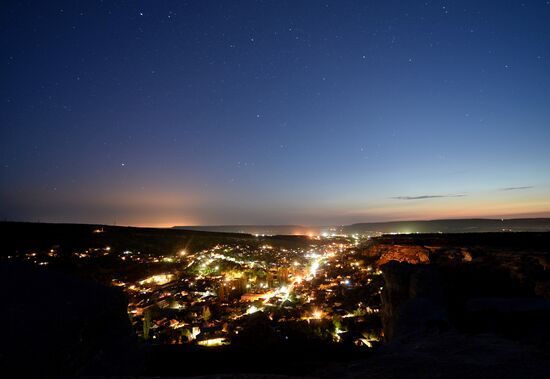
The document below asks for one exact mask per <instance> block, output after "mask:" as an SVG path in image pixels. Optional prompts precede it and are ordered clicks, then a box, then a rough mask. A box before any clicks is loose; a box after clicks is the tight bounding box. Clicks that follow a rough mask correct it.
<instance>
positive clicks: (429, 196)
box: [390, 194, 466, 200]
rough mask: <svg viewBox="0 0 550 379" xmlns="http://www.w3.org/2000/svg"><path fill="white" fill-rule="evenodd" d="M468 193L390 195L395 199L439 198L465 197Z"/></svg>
mask: <svg viewBox="0 0 550 379" xmlns="http://www.w3.org/2000/svg"><path fill="white" fill-rule="evenodd" d="M464 196H466V195H463V194H459V195H420V196H394V197H390V199H394V200H423V199H439V198H442V197H464Z"/></svg>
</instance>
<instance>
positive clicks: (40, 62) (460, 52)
mask: <svg viewBox="0 0 550 379" xmlns="http://www.w3.org/2000/svg"><path fill="white" fill-rule="evenodd" d="M0 29H1V35H0V51H1V55H0V57H1V69H0V75H1V77H0V80H1V85H0V123H1V132H0V133H1V134H0V138H1V142H0V145H1V149H0V162H1V171H0V172H1V174H0V217H1V218H2V220H20V221H42V222H85V223H107V224H111V223H114V222H116V223H117V224H118V225H150V226H171V225H191V224H195V225H196V224H282V223H284V224H286V223H293V224H309V225H315V224H316V225H327V224H347V223H352V222H360V221H382V220H402V219H432V218H456V217H471V216H482V217H518V216H547V215H550V1H543V0H524V1H511V0H498V1H496V0H493V1H480V0H470V1H388V0H380V1H367V0H365V1H341V0H340V1H290V0H289V1H282V0H276V1H221V0H220V1H205V0H201V1H199V0H197V1H137V2H131V1H66V2H59V1H50V0H48V1H38V0H37V1H23V2H22V1H3V2H2V3H1V5H0Z"/></svg>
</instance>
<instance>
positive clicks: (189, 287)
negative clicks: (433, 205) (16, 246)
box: [12, 230, 383, 348]
mask: <svg viewBox="0 0 550 379" xmlns="http://www.w3.org/2000/svg"><path fill="white" fill-rule="evenodd" d="M101 232H102V230H95V231H94V233H101ZM301 238H302V239H303V241H308V242H310V243H301V246H299V247H292V248H287V247H284V246H283V245H284V244H278V243H273V241H269V240H266V239H264V238H263V237H262V236H257V237H256V238H253V239H252V243H250V241H249V243H242V244H241V243H239V244H215V245H213V246H211V247H210V248H208V249H203V250H199V251H191V250H189V249H181V250H179V251H176V252H174V253H172V254H166V255H159V254H150V253H145V252H140V251H130V250H121V251H116V249H112V248H111V247H110V246H105V247H103V248H91V249H87V250H84V251H78V252H73V253H72V255H71V256H70V257H69V258H68V260H69V261H71V262H73V263H71V264H76V265H82V262H88V263H87V266H86V267H87V268H86V269H85V270H88V271H94V269H93V268H91V267H93V266H94V265H98V266H103V267H105V265H106V262H109V263H108V264H109V265H110V266H111V268H112V270H110V271H109V272H110V273H109V274H108V275H106V276H105V275H104V276H103V277H102V281H104V282H109V284H110V285H111V286H113V287H118V288H120V289H122V290H123V291H124V292H125V294H126V295H127V297H128V315H129V317H130V320H131V323H132V325H133V327H134V330H135V332H136V334H137V335H138V336H139V338H141V339H142V340H145V341H148V342H149V343H154V344H197V345H200V346H220V345H227V344H232V343H237V344H239V343H242V344H246V343H249V341H248V339H250V338H254V337H255V336H254V333H255V332H254V330H255V328H257V327H258V324H262V325H267V326H268V327H269V331H270V336H268V337H266V338H268V339H269V338H271V339H273V341H275V342H277V341H278V342H284V343H292V342H293V341H292V339H304V338H305V339H311V338H313V339H315V340H317V341H324V342H329V343H335V344H338V343H341V344H350V345H351V344H353V345H356V346H362V347H365V348H369V347H373V346H375V345H376V344H377V342H378V341H379V340H380V337H381V329H382V327H381V323H380V318H379V315H378V312H379V310H380V292H381V290H382V283H383V280H382V278H381V275H380V274H381V271H379V270H378V269H376V268H375V267H374V266H373V262H372V261H371V260H369V259H368V257H364V256H362V255H361V253H360V251H361V249H360V248H358V247H360V246H363V245H364V244H365V243H368V242H369V239H370V237H367V236H364V237H362V236H358V235H353V236H349V237H348V236H336V235H327V234H324V235H322V236H310V237H301ZM266 241H267V242H266ZM268 242H271V243H268ZM12 258H16V257H12ZM59 258H60V257H59V254H58V252H57V251H56V250H55V249H50V250H49V251H47V252H40V253H36V252H29V253H26V254H25V255H24V259H26V260H29V261H31V262H33V263H35V264H36V265H39V266H47V265H50V264H56V260H58V259H59ZM66 259H67V258H66ZM94 261H95V263H94ZM130 267H131V270H132V272H131V274H128V273H127V272H126V271H125V270H124V268H130ZM117 272H118V273H120V274H119V275H117ZM124 272H126V274H124ZM273 341H272V340H269V341H266V343H273Z"/></svg>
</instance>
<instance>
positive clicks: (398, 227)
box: [174, 218, 550, 235]
mask: <svg viewBox="0 0 550 379" xmlns="http://www.w3.org/2000/svg"><path fill="white" fill-rule="evenodd" d="M174 228H175V229H184V230H194V231H206V232H225V233H249V234H265V235H283V234H302V235H307V234H314V235H319V234H321V233H337V234H354V233H359V234H368V233H373V234H374V233H439V232H441V233H472V232H480V233H481V232H502V231H513V232H541V231H550V218H516V219H453V220H428V221H390V222H367V223H358V224H352V225H344V226H302V225H218V226H174Z"/></svg>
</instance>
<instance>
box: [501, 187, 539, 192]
mask: <svg viewBox="0 0 550 379" xmlns="http://www.w3.org/2000/svg"><path fill="white" fill-rule="evenodd" d="M530 188H533V186H522V187H505V188H501V189H500V190H501V191H521V190H526V189H530Z"/></svg>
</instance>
